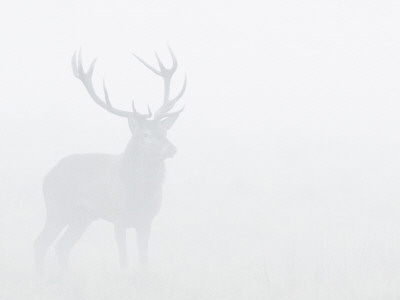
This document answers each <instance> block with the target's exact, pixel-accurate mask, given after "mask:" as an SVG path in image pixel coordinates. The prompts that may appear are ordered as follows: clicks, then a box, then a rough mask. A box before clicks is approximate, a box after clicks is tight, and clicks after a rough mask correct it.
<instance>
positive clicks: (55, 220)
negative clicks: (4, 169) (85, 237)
mask: <svg viewBox="0 0 400 300" xmlns="http://www.w3.org/2000/svg"><path fill="white" fill-rule="evenodd" d="M169 51H170V54H171V57H172V66H171V67H170V68H167V67H165V65H164V64H163V63H162V62H161V60H160V59H159V57H158V56H157V54H156V58H157V61H158V65H159V69H156V68H154V67H152V66H151V65H149V64H148V63H146V62H145V61H143V60H142V59H141V58H139V57H138V56H136V55H135V54H134V55H135V56H136V58H137V59H138V60H139V61H140V62H141V63H143V64H144V65H145V66H146V67H147V68H148V69H150V70H151V71H152V72H154V73H155V74H157V75H159V76H160V77H161V78H162V79H163V83H164V97H163V98H164V99H163V104H162V106H161V107H160V108H159V109H158V110H157V111H156V112H155V113H154V118H152V119H151V117H152V112H151V110H150V107H149V108H148V113H147V114H140V113H138V112H137V110H136V109H135V105H134V103H133V102H132V111H124V110H119V109H117V108H115V107H113V106H112V105H111V102H110V100H109V97H108V93H107V89H106V87H105V85H104V83H103V88H104V100H102V99H101V97H100V96H98V94H97V93H96V91H95V89H94V87H93V83H92V74H93V70H94V67H95V63H96V60H93V62H92V63H91V65H90V67H89V69H88V70H87V71H86V72H85V71H84V68H83V66H82V58H81V53H80V52H79V53H78V55H77V53H76V52H75V53H74V56H73V58H72V69H73V73H74V75H75V77H77V78H78V79H79V80H80V81H81V82H82V83H83V85H84V87H85V88H86V89H87V91H88V92H89V95H90V96H91V97H92V99H93V100H94V101H95V102H96V103H97V104H98V105H100V106H101V107H102V108H104V109H105V110H107V111H108V112H110V113H112V114H114V115H116V116H119V117H123V118H126V119H127V120H128V123H129V128H130V130H131V133H132V137H131V139H130V142H129V143H128V145H127V147H126V149H125V151H124V152H123V153H122V154H120V155H109V154H77V155H71V156H68V157H66V158H64V159H62V160H61V161H60V162H59V163H58V164H57V165H56V166H55V167H54V168H53V169H52V170H51V171H50V172H49V173H48V174H47V176H46V177H45V179H44V182H43V194H44V199H45V205H46V211H47V213H46V222H45V225H44V228H43V230H42V231H41V233H40V234H39V236H38V237H37V239H36V240H35V242H34V250H35V259H36V269H37V272H38V274H40V275H42V274H43V269H44V267H43V265H44V259H45V255H46V252H47V250H48V248H49V246H50V245H51V244H52V243H53V241H54V240H55V239H56V238H57V236H58V235H59V234H60V233H61V231H62V230H63V229H64V228H65V227H67V229H66V231H65V232H64V233H63V235H62V236H61V237H60V239H59V240H58V241H57V243H56V245H55V251H56V255H57V257H58V260H59V263H60V265H61V267H62V268H63V269H65V268H66V267H67V265H68V257H69V254H70V251H71V249H72V247H73V246H74V244H75V243H76V242H77V241H78V240H79V238H80V237H81V236H82V234H83V233H84V231H85V230H86V228H87V227H88V226H89V224H91V223H92V221H94V220H95V219H98V218H100V219H104V220H108V221H111V222H112V223H114V229H115V238H116V241H117V245H118V251H119V256H120V265H121V268H122V269H125V268H126V266H127V264H128V257H127V250H126V230H127V228H135V229H136V233H137V243H138V249H139V260H140V264H141V266H142V267H143V268H144V269H145V268H146V266H147V262H148V254H147V253H148V240H149V235H150V227H151V223H152V220H153V218H154V216H155V215H156V214H157V213H158V211H159V209H160V204H161V198H162V195H161V188H162V181H163V178H164V174H165V165H164V161H165V159H167V158H169V157H172V156H174V154H175V153H176V148H175V146H174V145H173V144H172V143H171V142H170V141H169V140H168V139H167V131H168V129H170V128H171V126H172V125H173V124H174V122H175V121H176V119H177V118H178V116H179V114H180V112H181V111H182V109H181V110H179V111H176V112H170V111H171V109H172V108H173V107H174V105H175V104H176V102H177V101H178V100H179V98H181V96H182V95H183V93H184V91H185V87H186V76H185V81H184V84H183V87H182V89H181V91H180V92H179V93H178V95H177V96H176V97H174V98H170V83H171V78H172V76H173V74H174V72H175V71H176V68H177V60H176V57H175V55H174V53H173V52H172V51H171V49H169Z"/></svg>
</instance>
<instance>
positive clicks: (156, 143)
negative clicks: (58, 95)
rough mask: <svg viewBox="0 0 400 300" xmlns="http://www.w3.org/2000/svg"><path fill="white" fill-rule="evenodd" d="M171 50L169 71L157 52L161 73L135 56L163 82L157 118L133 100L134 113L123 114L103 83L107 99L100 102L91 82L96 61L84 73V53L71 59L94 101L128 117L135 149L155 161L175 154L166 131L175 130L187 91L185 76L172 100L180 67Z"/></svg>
mask: <svg viewBox="0 0 400 300" xmlns="http://www.w3.org/2000/svg"><path fill="white" fill-rule="evenodd" d="M168 50H169V52H170V54H171V57H172V66H171V67H170V68H167V67H166V66H165V65H164V64H163V63H162V62H161V60H160V58H159V57H158V55H157V53H156V59H157V62H158V66H159V69H158V70H157V69H156V68H154V67H152V66H151V65H149V64H148V63H146V62H145V61H143V60H142V59H141V58H140V57H138V56H137V55H136V54H133V55H134V56H135V57H136V58H137V59H138V60H139V61H140V62H141V63H142V64H143V65H144V66H146V67H147V68H148V69H149V70H151V71H152V72H153V73H155V74H156V75H158V76H160V77H161V78H162V79H163V83H164V96H163V102H162V105H161V107H160V108H158V110H156V112H155V113H154V115H153V113H152V112H151V109H150V107H149V106H148V112H147V113H146V114H141V113H139V112H138V111H137V110H136V108H135V104H134V101H132V111H124V110H120V109H117V108H115V107H113V106H112V105H111V102H110V99H109V96H108V91H107V88H106V85H105V83H104V81H103V90H104V100H103V99H101V97H100V96H98V95H97V93H96V91H95V89H94V87H93V82H92V74H93V71H94V68H95V64H96V59H94V60H93V61H92V63H91V64H90V67H89V69H88V70H87V71H86V72H85V71H84V68H83V65H82V55H81V51H78V52H75V53H74V55H73V57H72V70H73V73H74V75H75V77H76V78H78V79H79V80H80V81H81V82H82V83H83V85H84V86H85V88H86V90H87V91H88V93H89V95H90V96H91V97H92V99H93V100H94V101H95V102H96V103H97V104H98V105H99V106H101V107H102V108H104V109H105V110H106V111H108V112H110V113H112V114H114V115H116V116H119V117H123V118H126V119H127V120H128V124H129V128H130V130H131V133H132V143H133V144H134V147H133V148H134V149H135V152H136V151H137V152H138V153H140V154H142V155H146V156H147V157H148V158H150V159H154V160H164V159H166V158H168V157H172V156H173V155H174V154H175V153H176V148H175V146H174V145H173V144H172V143H171V142H170V141H169V140H168V139H167V131H168V130H169V129H170V128H171V127H172V125H173V124H174V123H175V121H176V119H177V118H178V116H179V114H180V113H181V112H182V110H183V108H182V109H180V110H178V111H175V112H171V110H172V109H173V107H174V106H175V104H176V102H177V101H178V100H179V99H180V98H181V97H182V95H183V93H184V92H185V88H186V75H185V80H184V83H183V86H182V88H181V90H180V92H179V93H178V94H177V95H176V96H175V97H173V98H170V84H171V79H172V76H173V75H174V73H175V71H176V69H177V67H178V62H177V60H176V57H175V55H174V53H173V52H172V50H171V49H170V48H168Z"/></svg>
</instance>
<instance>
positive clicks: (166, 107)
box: [133, 46, 186, 120]
mask: <svg viewBox="0 0 400 300" xmlns="http://www.w3.org/2000/svg"><path fill="white" fill-rule="evenodd" d="M168 50H169V52H170V54H171V57H172V67H171V68H169V69H168V68H166V67H165V65H164V64H163V63H162V62H161V60H160V58H159V57H158V55H157V53H155V55H156V59H157V62H158V66H159V68H160V69H159V70H157V69H155V68H154V67H152V66H151V65H149V64H148V63H147V62H145V61H144V60H143V59H141V58H140V57H139V56H137V55H136V54H134V53H133V55H134V56H135V57H136V58H137V59H138V60H139V61H140V62H141V63H142V64H143V65H145V66H146V67H147V68H148V69H149V70H151V71H152V72H154V73H155V74H157V75H158V76H161V77H162V79H163V82H164V98H163V104H162V106H161V107H160V108H159V109H158V110H157V111H156V112H155V114H154V120H161V119H163V118H165V117H168V116H177V115H179V114H180V113H181V112H182V110H183V108H182V109H180V110H179V111H176V112H173V113H169V111H170V110H171V109H172V108H173V107H174V106H175V104H176V102H177V101H178V100H179V99H180V98H181V97H182V95H183V93H184V92H185V89H186V74H185V79H184V83H183V86H182V88H181V91H180V92H179V93H178V95H176V96H175V97H174V98H172V99H169V92H170V84H171V78H172V76H173V75H174V73H175V71H176V69H177V67H178V62H177V60H176V57H175V54H174V53H173V52H172V50H171V48H170V47H169V46H168Z"/></svg>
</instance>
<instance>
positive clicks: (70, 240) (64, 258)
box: [55, 213, 93, 270]
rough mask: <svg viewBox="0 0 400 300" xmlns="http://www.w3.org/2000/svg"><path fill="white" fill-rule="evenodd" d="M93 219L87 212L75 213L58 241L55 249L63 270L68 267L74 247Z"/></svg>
mask: <svg viewBox="0 0 400 300" xmlns="http://www.w3.org/2000/svg"><path fill="white" fill-rule="evenodd" d="M92 221H93V218H92V217H91V216H89V215H87V214H85V213H77V214H74V216H73V219H72V220H71V222H70V223H69V224H68V228H67V230H66V232H65V233H64V234H63V235H62V236H61V238H60V240H59V241H58V242H57V244H56V246H55V250H56V254H57V256H58V260H59V263H60V265H61V267H62V269H63V270H66V269H67V268H68V259H69V254H70V252H71V249H72V247H73V246H74V245H75V244H76V242H78V240H79V239H80V238H81V236H82V235H83V233H84V232H85V230H86V228H87V227H88V226H89V225H90V223H92Z"/></svg>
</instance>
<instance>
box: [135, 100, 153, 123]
mask: <svg viewBox="0 0 400 300" xmlns="http://www.w3.org/2000/svg"><path fill="white" fill-rule="evenodd" d="M132 111H133V115H134V116H135V117H138V118H142V119H147V118H151V115H152V112H151V109H150V106H149V105H148V106H147V114H141V113H138V111H137V110H136V108H135V101H134V100H132Z"/></svg>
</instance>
